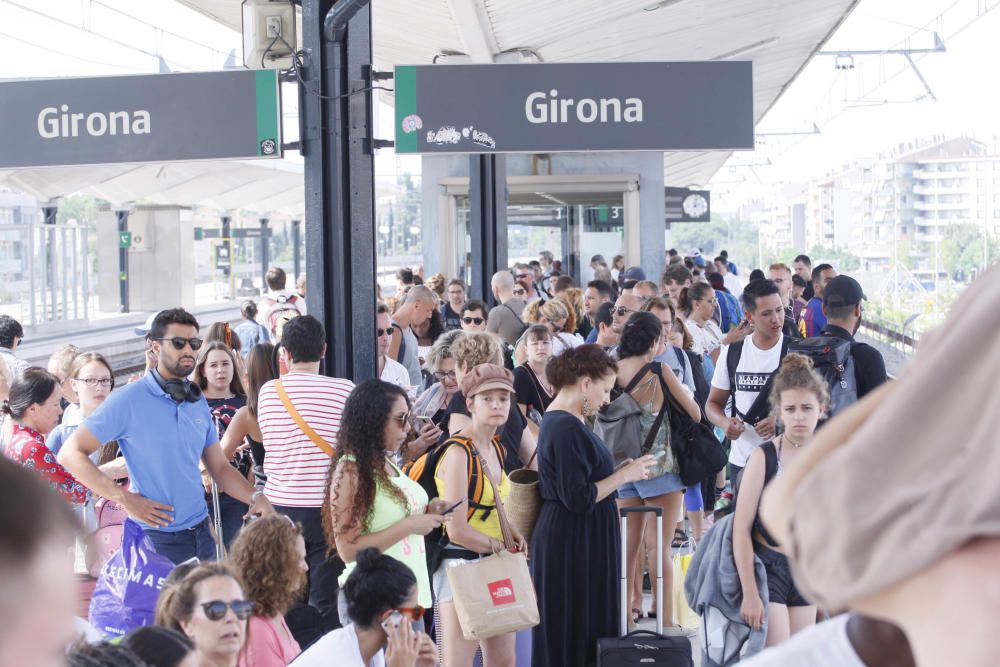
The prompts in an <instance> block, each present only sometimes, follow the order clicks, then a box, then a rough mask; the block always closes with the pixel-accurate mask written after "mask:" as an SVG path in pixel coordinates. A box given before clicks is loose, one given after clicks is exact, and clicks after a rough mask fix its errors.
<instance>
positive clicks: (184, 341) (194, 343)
mask: <svg viewBox="0 0 1000 667" xmlns="http://www.w3.org/2000/svg"><path fill="white" fill-rule="evenodd" d="M156 340H169V341H170V344H171V345H173V346H174V349H175V350H183V349H184V346H185V345H190V346H191V349H192V350H194V351H196V352H197V351H198V350H200V349H201V346H202V345H203V344H204V343H205V341H204V340H202V339H201V338H182V337H181V336H174V337H173V338H157V339H156Z"/></svg>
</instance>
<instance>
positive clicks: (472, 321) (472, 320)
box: [462, 317, 486, 325]
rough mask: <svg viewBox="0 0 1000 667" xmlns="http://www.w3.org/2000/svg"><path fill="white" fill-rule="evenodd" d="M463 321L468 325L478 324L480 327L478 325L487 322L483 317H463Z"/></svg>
mask: <svg viewBox="0 0 1000 667" xmlns="http://www.w3.org/2000/svg"><path fill="white" fill-rule="evenodd" d="M462 321H463V322H465V323H466V324H477V325H478V324H482V323H483V322H485V321H486V320H484V319H483V318H481V317H463V318H462Z"/></svg>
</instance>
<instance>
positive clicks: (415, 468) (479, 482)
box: [403, 435, 505, 573]
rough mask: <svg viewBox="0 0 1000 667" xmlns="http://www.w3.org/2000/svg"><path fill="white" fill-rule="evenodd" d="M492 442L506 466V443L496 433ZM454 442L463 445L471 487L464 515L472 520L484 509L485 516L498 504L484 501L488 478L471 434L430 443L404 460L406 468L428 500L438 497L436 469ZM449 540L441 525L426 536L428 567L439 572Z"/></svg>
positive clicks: (456, 444) (406, 471)
mask: <svg viewBox="0 0 1000 667" xmlns="http://www.w3.org/2000/svg"><path fill="white" fill-rule="evenodd" d="M492 444H493V448H494V449H495V450H496V453H497V456H498V457H499V460H500V467H501V468H503V464H504V458H505V457H504V447H503V445H502V444H500V437H499V436H494V437H493V441H492ZM452 445H454V446H456V447H461V448H462V449H463V450H464V451H465V455H466V458H467V459H468V473H469V489H468V493H467V494H466V498H468V500H469V502H468V504H467V505H466V512H465V518H466V520H469V519H471V518H472V517H473V516H475V514H476V512H477V511H480V512H482V518H483V519H484V520H485V519H487V518H488V517H489V515H490V513H491V512H492V511H493V510H494V509H496V507H495V506H494V505H483V504H482V499H483V489H484V488H485V485H486V484H488V483H489V482H488V480H486V478H485V476H484V475H483V474H482V471H483V466H482V462H481V461H480V460H479V456H478V455H477V453H476V449H475V446H474V445H473V444H472V438H469V437H467V436H464V435H452V436H451V437H450V438H448V439H447V440H445V441H444V442H442V443H439V444H437V445H434V446H433V447H431V448H430V449H429V450H427V452H425V453H424V454H422V455H421V456H419V457H417V459H416V460H415V461H411V462H409V463H407V464H405V465H404V466H403V472H405V473H406V476H407V477H409V478H410V479H412V480H413V481H415V482H416V483H417V484H419V485H420V486H421V487H422V488H423V490H424V491H425V492H426V493H427V500H428V501H430V500H434V499H435V498H438V497H439V495H438V490H437V483H435V481H434V474H435V473H436V472H437V468H438V465H439V464H440V463H441V459H443V458H444V454H445V452H446V451H448V448H449V447H451V446H452ZM447 540H448V538H447V537H446V536H445V534H444V529H442V528H435V529H434V530H432V531H431V532H430V533H428V534H427V535H426V536H425V537H424V546H425V550H426V551H427V569H428V571H429V572H431V573H434V572H436V571H437V569H438V566H439V565H440V564H441V560H442V557H443V551H444V546H445V544H447Z"/></svg>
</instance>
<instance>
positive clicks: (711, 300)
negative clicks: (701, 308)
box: [695, 299, 717, 306]
mask: <svg viewBox="0 0 1000 667" xmlns="http://www.w3.org/2000/svg"><path fill="white" fill-rule="evenodd" d="M695 301H704V302H705V303H707V304H709V305H710V306H714V305H715V304H716V303H717V302H716V300H715V299H695Z"/></svg>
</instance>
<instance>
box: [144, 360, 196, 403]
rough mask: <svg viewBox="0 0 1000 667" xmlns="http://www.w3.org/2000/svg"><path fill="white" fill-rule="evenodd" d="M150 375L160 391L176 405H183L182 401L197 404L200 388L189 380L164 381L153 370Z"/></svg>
mask: <svg viewBox="0 0 1000 667" xmlns="http://www.w3.org/2000/svg"><path fill="white" fill-rule="evenodd" d="M150 373H152V374H153V379H154V380H156V384H158V385H160V389H162V390H163V391H165V392H166V393H167V396H169V397H170V398H172V399H174V401H176V402H177V403H183V402H184V401H187V402H188V403H197V402H198V401H200V400H201V387H199V386H198V385H196V384H195V383H194V382H191V381H190V380H165V379H164V378H163V376H162V375H160V374H159V372H158V371H157V370H156V369H155V368H154V369H152V370H151V371H150Z"/></svg>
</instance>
